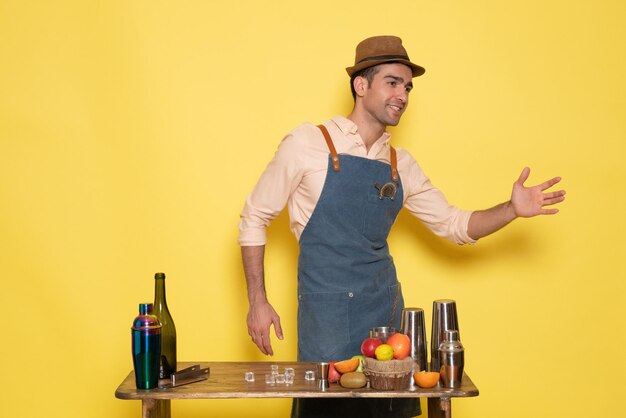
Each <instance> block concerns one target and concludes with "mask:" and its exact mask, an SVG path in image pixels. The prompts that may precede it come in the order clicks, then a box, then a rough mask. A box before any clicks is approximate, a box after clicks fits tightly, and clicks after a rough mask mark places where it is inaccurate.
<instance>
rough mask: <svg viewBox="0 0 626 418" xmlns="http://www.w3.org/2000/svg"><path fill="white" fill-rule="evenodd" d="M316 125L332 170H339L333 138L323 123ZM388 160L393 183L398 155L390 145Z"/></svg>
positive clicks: (396, 180)
mask: <svg viewBox="0 0 626 418" xmlns="http://www.w3.org/2000/svg"><path fill="white" fill-rule="evenodd" d="M317 127H318V128H319V129H320V131H322V135H324V139H325V140H326V145H328V149H329V150H330V156H331V158H332V159H333V170H335V171H340V168H339V156H338V155H337V150H336V149H335V145H334V144H333V140H332V139H331V138H330V134H329V133H328V129H326V127H325V126H324V125H317ZM389 160H390V161H389V162H390V163H391V179H392V180H393V181H394V183H397V182H398V157H397V156H396V149H395V148H394V147H392V146H390V147H389Z"/></svg>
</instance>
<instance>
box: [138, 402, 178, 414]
mask: <svg viewBox="0 0 626 418" xmlns="http://www.w3.org/2000/svg"><path fill="white" fill-rule="evenodd" d="M171 405H172V401H170V400H169V399H143V400H142V401H141V417H142V418H170V416H171V414H172V412H171V408H172V406H171Z"/></svg>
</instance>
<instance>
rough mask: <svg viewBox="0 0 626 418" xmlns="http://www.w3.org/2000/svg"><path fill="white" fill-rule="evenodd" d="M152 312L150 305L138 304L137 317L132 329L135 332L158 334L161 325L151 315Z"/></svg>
mask: <svg viewBox="0 0 626 418" xmlns="http://www.w3.org/2000/svg"><path fill="white" fill-rule="evenodd" d="M152 311H153V304H152V303H140V304H139V315H138V316H137V317H136V318H135V320H134V321H133V326H132V329H133V330H136V331H140V330H148V331H152V332H156V331H159V332H160V330H161V323H160V322H159V319H158V318H157V317H156V316H155V315H153V314H152Z"/></svg>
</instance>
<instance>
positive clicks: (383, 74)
mask: <svg viewBox="0 0 626 418" xmlns="http://www.w3.org/2000/svg"><path fill="white" fill-rule="evenodd" d="M411 79H412V73H411V68H409V67H408V66H406V65H404V64H397V63H392V64H381V65H380V69H379V71H378V72H377V73H376V74H374V77H373V79H372V82H371V83H370V84H369V85H368V82H367V80H366V79H362V82H363V83H364V88H362V89H360V90H359V91H357V94H358V96H360V101H361V105H362V106H363V109H364V110H365V112H366V114H367V115H369V116H370V117H371V118H373V119H374V120H375V121H376V122H378V123H380V124H382V125H384V126H396V125H397V124H398V123H399V122H400V117H401V116H402V114H403V113H404V111H405V110H406V108H407V106H408V105H409V92H410V91H411V89H412V88H413V82H412V81H411Z"/></svg>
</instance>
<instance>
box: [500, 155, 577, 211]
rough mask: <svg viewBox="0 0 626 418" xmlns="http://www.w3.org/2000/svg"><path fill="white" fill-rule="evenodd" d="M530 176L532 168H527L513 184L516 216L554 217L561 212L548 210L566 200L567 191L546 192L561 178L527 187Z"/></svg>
mask: <svg viewBox="0 0 626 418" xmlns="http://www.w3.org/2000/svg"><path fill="white" fill-rule="evenodd" d="M529 175H530V168H528V167H525V168H524V169H523V170H522V174H520V176H519V179H517V181H516V182H515V183H513V192H512V193H511V202H512V204H513V209H514V210H515V215H516V216H519V217H522V218H530V217H533V216H537V215H554V214H555V213H557V212H558V211H559V210H558V209H556V208H546V206H551V205H554V204H557V203H561V202H562V201H563V200H565V190H559V191H556V192H546V193H544V191H545V190H547V189H549V188H550V187H552V186H554V185H555V184H557V183H558V182H560V181H561V178H560V177H554V178H552V179H550V180H548V181H545V182H543V183H541V184H538V185H536V186H531V187H526V186H524V182H525V181H526V180H527V179H528V176H529Z"/></svg>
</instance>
